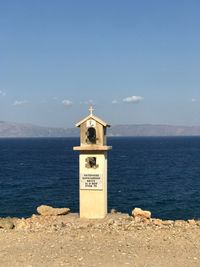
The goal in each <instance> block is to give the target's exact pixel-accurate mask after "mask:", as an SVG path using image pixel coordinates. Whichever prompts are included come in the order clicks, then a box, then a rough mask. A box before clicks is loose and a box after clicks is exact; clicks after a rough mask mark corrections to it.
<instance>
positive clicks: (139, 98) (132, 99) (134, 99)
mask: <svg viewBox="0 0 200 267" xmlns="http://www.w3.org/2000/svg"><path fill="white" fill-rule="evenodd" d="M143 99H144V97H142V96H136V95H133V96H128V97H126V98H124V99H123V102H125V103H138V102H140V101H142V100H143Z"/></svg>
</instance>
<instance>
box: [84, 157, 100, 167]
mask: <svg viewBox="0 0 200 267" xmlns="http://www.w3.org/2000/svg"><path fill="white" fill-rule="evenodd" d="M96 161H97V159H96V157H88V158H86V159H85V162H86V164H85V167H86V168H93V169H96V168H98V167H99V165H97V162H96Z"/></svg>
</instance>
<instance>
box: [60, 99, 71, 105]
mask: <svg viewBox="0 0 200 267" xmlns="http://www.w3.org/2000/svg"><path fill="white" fill-rule="evenodd" d="M62 104H63V105H64V106H71V105H72V104H73V103H72V101H71V100H69V99H64V100H63V101H62Z"/></svg>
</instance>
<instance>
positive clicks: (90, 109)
mask: <svg viewBox="0 0 200 267" xmlns="http://www.w3.org/2000/svg"><path fill="white" fill-rule="evenodd" d="M93 111H94V108H93V107H92V106H91V107H90V108H89V112H90V115H93Z"/></svg>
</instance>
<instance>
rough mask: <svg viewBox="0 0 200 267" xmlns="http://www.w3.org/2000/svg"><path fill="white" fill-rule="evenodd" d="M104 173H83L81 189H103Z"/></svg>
mask: <svg viewBox="0 0 200 267" xmlns="http://www.w3.org/2000/svg"><path fill="white" fill-rule="evenodd" d="M102 180H103V179H102V174H98V173H97V174H92V173H81V175H80V189H85V190H87V189H88V190H103V182H102Z"/></svg>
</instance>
